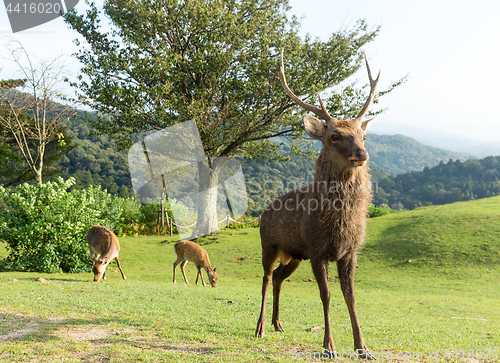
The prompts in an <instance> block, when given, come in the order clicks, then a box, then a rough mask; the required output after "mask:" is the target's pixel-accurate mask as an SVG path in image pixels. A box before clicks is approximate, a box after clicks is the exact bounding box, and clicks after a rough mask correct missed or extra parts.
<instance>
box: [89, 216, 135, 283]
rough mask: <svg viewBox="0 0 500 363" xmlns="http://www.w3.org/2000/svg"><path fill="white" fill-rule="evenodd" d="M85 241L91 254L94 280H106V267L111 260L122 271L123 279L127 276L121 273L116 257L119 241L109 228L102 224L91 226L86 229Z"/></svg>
mask: <svg viewBox="0 0 500 363" xmlns="http://www.w3.org/2000/svg"><path fill="white" fill-rule="evenodd" d="M87 243H88V244H89V249H90V254H91V255H92V272H93V273H94V281H96V282H97V281H99V280H100V279H101V278H102V279H103V280H106V267H107V266H108V265H109V263H110V262H111V261H112V260H113V258H114V259H115V260H116V264H117V265H118V268H119V269H120V272H121V273H122V277H123V279H124V280H126V279H127V278H126V277H125V274H124V273H123V270H122V267H121V266H120V260H119V259H118V252H119V251H120V243H118V238H117V237H116V235H115V234H114V233H113V232H111V231H110V230H109V229H107V228H106V227H103V226H93V227H91V228H90V229H89V230H88V231H87Z"/></svg>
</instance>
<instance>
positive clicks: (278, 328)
mask: <svg viewBox="0 0 500 363" xmlns="http://www.w3.org/2000/svg"><path fill="white" fill-rule="evenodd" d="M273 325H274V330H276V331H277V332H280V333H284V332H285V329H284V328H283V325H281V322H280V321H279V320H277V321H275V322H274V324H273Z"/></svg>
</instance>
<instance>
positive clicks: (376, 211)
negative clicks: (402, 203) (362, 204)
mask: <svg viewBox="0 0 500 363" xmlns="http://www.w3.org/2000/svg"><path fill="white" fill-rule="evenodd" d="M397 212H398V211H397V210H394V209H391V208H389V206H388V205H387V204H382V205H381V206H380V207H377V206H376V205H374V204H372V203H370V204H369V205H368V216H369V217H370V218H375V217H381V216H385V215H387V214H391V213H397Z"/></svg>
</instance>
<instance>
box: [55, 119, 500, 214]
mask: <svg viewBox="0 0 500 363" xmlns="http://www.w3.org/2000/svg"><path fill="white" fill-rule="evenodd" d="M67 133H68V134H70V135H74V136H75V137H74V139H73V140H74V141H73V142H74V143H75V144H76V147H75V148H74V149H73V150H71V151H69V152H68V153H67V154H66V155H65V156H64V157H63V158H62V159H61V161H60V166H62V167H63V172H62V173H61V174H60V175H61V176H63V177H69V176H74V177H76V179H77V185H76V188H83V187H87V186H89V185H101V186H102V187H103V188H104V189H107V190H108V191H109V192H111V193H112V194H115V195H119V196H122V197H128V196H133V190H132V186H131V182H130V175H129V170H128V161H127V153H126V152H121V151H118V150H117V148H116V142H115V141H114V140H113V139H112V138H110V137H108V136H96V135H92V132H91V129H90V128H89V127H88V126H87V125H86V124H85V122H83V121H82V120H81V119H72V120H71V123H70V124H69V125H68V131H67ZM367 148H368V150H369V151H370V166H371V168H372V175H373V181H374V193H373V196H374V203H375V204H376V205H381V204H387V205H389V206H390V207H391V208H394V209H402V208H405V209H413V208H416V207H418V206H425V205H432V204H446V203H452V202H455V201H463V200H471V199H478V198H485V197H489V196H494V195H499V194H500V182H499V179H500V156H499V157H488V158H485V159H481V160H467V161H462V160H463V159H465V158H466V157H467V156H464V155H462V154H458V153H454V152H448V151H445V150H440V149H436V148H432V147H428V146H425V145H422V144H420V143H418V142H416V141H415V140H413V139H411V138H408V137H405V136H402V135H395V136H388V135H376V134H370V135H369V137H368V141H367ZM281 152H282V153H283V154H284V155H285V156H290V160H289V161H288V162H272V163H268V164H264V163H257V162H251V161H246V160H242V161H241V162H242V165H243V172H244V174H245V178H246V182H247V189H248V193H249V195H250V196H251V198H250V202H249V213H252V214H253V215H258V214H259V213H260V212H261V211H262V209H263V208H265V207H267V205H268V204H269V202H270V201H272V200H273V199H274V198H275V197H277V196H278V195H280V194H282V193H283V192H285V191H286V190H290V189H293V188H296V187H300V186H304V185H307V184H308V183H310V182H311V181H312V180H313V178H314V160H312V159H308V158H305V157H301V156H297V155H293V154H291V153H290V150H289V148H288V147H287V146H285V147H283V149H282V150H281ZM460 159H462V160H460ZM442 160H449V161H448V162H446V163H445V162H444V161H442ZM440 161H441V162H440ZM433 165H435V166H433ZM419 169H420V170H422V169H423V170H422V171H410V172H404V173H401V172H402V171H406V170H419ZM390 173H394V174H397V175H392V176H391V175H389V174H390Z"/></svg>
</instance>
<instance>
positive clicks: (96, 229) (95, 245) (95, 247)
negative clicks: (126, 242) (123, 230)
mask: <svg viewBox="0 0 500 363" xmlns="http://www.w3.org/2000/svg"><path fill="white" fill-rule="evenodd" d="M87 243H88V244H89V249H90V253H92V254H98V255H100V256H103V255H104V254H106V253H107V252H108V251H114V252H116V253H118V251H120V244H119V243H118V238H117V237H116V235H115V234H114V233H113V232H112V231H110V230H109V229H107V228H106V227H103V226H93V227H91V228H90V229H89V230H88V231H87Z"/></svg>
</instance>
